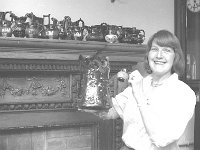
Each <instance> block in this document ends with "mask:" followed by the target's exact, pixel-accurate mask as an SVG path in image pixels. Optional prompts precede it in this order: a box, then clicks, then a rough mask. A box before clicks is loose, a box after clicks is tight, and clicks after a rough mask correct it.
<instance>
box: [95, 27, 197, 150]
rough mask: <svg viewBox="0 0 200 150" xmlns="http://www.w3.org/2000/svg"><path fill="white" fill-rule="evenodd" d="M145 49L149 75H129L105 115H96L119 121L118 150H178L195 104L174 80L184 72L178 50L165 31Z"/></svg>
mask: <svg viewBox="0 0 200 150" xmlns="http://www.w3.org/2000/svg"><path fill="white" fill-rule="evenodd" d="M147 46H148V49H147V50H148V51H147V54H146V57H145V58H146V63H145V66H146V69H147V71H148V72H149V75H147V76H145V77H142V76H141V75H140V73H139V72H138V71H137V70H136V71H134V72H132V73H131V74H130V76H129V83H130V85H129V86H128V87H127V88H126V89H125V90H124V91H123V92H121V93H119V94H118V95H116V96H115V97H114V98H112V108H111V109H110V110H109V111H108V113H107V114H106V113H104V114H100V115H99V116H100V117H101V118H103V119H114V118H117V117H121V118H122V119H123V123H124V124H123V128H124V129H123V131H124V132H123V135H122V139H123V141H124V143H125V145H126V146H125V147H123V148H122V149H121V150H132V149H134V150H161V149H162V150H163V148H164V149H165V150H178V149H179V147H178V144H177V142H178V140H179V139H180V137H181V135H182V134H183V133H184V131H185V129H186V126H187V124H188V122H189V121H190V119H191V118H192V116H193V113H194V108H195V104H196V96H195V93H194V91H193V90H192V89H191V88H190V87H189V86H188V85H187V84H185V83H184V82H182V81H180V80H179V78H178V77H179V76H181V73H182V72H183V70H184V65H183V64H184V63H183V62H184V57H183V53H182V49H181V46H180V43H179V40H178V39H177V37H176V36H175V35H174V34H172V33H171V32H169V31H167V30H160V31H158V32H156V33H155V34H154V35H153V36H152V37H151V38H150V39H149V41H148V44H147ZM177 110H178V111H177ZM183 116H184V117H183Z"/></svg>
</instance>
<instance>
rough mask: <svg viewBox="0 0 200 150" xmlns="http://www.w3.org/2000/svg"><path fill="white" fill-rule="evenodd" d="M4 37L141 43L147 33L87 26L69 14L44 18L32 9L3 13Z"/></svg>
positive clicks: (0, 32)
mask: <svg viewBox="0 0 200 150" xmlns="http://www.w3.org/2000/svg"><path fill="white" fill-rule="evenodd" d="M0 36H2V37H11V36H14V37H21V38H23V37H26V38H44V39H61V40H81V41H102V42H106V41H107V42H110V43H131V44H141V43H143V41H144V39H145V32H144V30H139V29H136V28H135V27H122V26H117V25H108V24H107V23H101V24H99V25H92V26H87V25H85V23H84V21H83V20H82V19H81V18H80V19H79V20H76V21H74V22H73V21H72V20H71V18H70V17H69V16H65V17H64V19H63V20H61V21H58V20H57V19H56V18H54V17H50V14H48V15H43V18H41V17H37V16H35V15H34V14H33V13H32V12H31V13H27V14H26V15H25V16H21V17H18V16H16V15H15V14H14V13H12V12H11V11H7V12H0Z"/></svg>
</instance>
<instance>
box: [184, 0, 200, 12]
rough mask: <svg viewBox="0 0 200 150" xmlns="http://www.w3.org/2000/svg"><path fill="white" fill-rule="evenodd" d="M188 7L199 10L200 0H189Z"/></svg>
mask: <svg viewBox="0 0 200 150" xmlns="http://www.w3.org/2000/svg"><path fill="white" fill-rule="evenodd" d="M187 8H188V9H189V10H190V11H192V12H199V11H200V0H187Z"/></svg>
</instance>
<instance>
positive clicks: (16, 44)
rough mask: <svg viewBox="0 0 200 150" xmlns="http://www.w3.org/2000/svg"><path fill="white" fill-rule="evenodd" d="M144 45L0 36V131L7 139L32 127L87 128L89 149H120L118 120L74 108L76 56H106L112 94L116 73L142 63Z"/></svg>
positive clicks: (77, 93)
mask: <svg viewBox="0 0 200 150" xmlns="http://www.w3.org/2000/svg"><path fill="white" fill-rule="evenodd" d="M145 48H146V46H145V45H133V44H122V43H120V44H110V43H104V42H91V41H90V42H88V41H87V42H82V41H70V40H68V41H65V40H46V39H26V38H0V116H1V119H0V133H2V134H3V135H4V137H7V140H8V141H9V140H10V139H9V137H10V136H8V135H12V134H16V133H17V132H18V131H19V130H20V131H21V132H22V131H27V130H28V131H29V132H28V133H29V134H31V133H32V132H33V131H34V130H37V129H38V130H40V129H42V130H45V131H46V130H47V129H55V128H56V129H57V128H59V129H63V128H69V127H70V128H71V127H77V126H78V127H80V129H81V128H82V127H85V126H89V127H91V128H90V129H92V136H91V137H92V138H90V140H92V141H93V142H92V146H91V147H90V148H91V149H96V150H108V149H109V150H111V149H113V150H117V149H119V148H120V147H121V145H122V144H123V143H122V141H121V133H122V122H121V120H120V119H116V120H114V121H113V120H111V121H103V120H101V119H99V118H98V117H96V116H94V115H92V114H89V113H83V112H79V111H78V108H77V103H78V102H79V101H80V97H81V95H80V94H81V93H80V88H81V74H80V65H79V63H78V57H79V55H80V54H81V55H83V56H84V55H85V56H87V55H93V54H94V53H96V52H100V54H101V55H106V56H108V57H109V58H110V66H111V72H110V78H111V80H110V91H111V94H112V96H114V95H116V94H117V92H118V88H119V87H118V84H117V80H116V78H115V75H116V73H117V72H118V71H119V70H121V69H122V68H127V69H129V70H131V69H132V67H133V66H134V65H135V64H136V63H137V62H140V61H143V57H144V54H145ZM80 129H79V130H80ZM2 139H3V138H2V137H0V146H4V148H5V150H7V149H8V145H6V144H5V142H2V141H1V140H2ZM26 148H27V147H26ZM27 149H28V148H27ZM41 149H42V148H41ZM22 150H23V149H22ZM42 150H47V149H45V148H44V147H43V149H42Z"/></svg>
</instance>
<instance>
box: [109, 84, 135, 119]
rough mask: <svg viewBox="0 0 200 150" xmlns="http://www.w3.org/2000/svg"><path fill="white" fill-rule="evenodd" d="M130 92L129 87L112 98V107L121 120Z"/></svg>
mask: <svg viewBox="0 0 200 150" xmlns="http://www.w3.org/2000/svg"><path fill="white" fill-rule="evenodd" d="M131 90H132V89H131V87H127V88H126V89H125V90H124V91H123V92H121V93H119V94H118V95H116V96H115V97H114V98H112V103H113V107H114V108H115V110H116V111H117V113H118V114H119V116H120V117H121V118H122V119H123V112H124V108H125V106H126V103H127V101H128V99H129V98H128V97H130V96H131V95H132V93H131Z"/></svg>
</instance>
